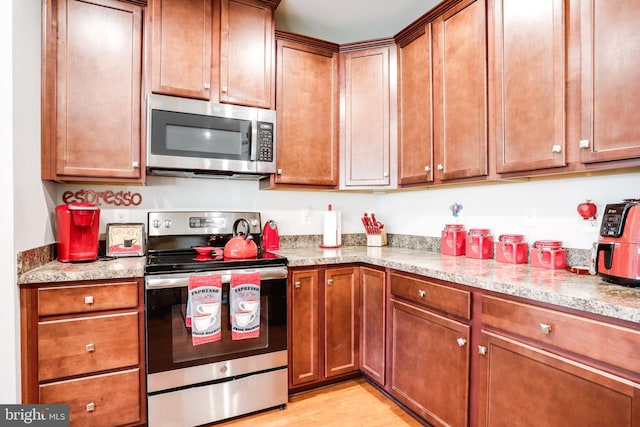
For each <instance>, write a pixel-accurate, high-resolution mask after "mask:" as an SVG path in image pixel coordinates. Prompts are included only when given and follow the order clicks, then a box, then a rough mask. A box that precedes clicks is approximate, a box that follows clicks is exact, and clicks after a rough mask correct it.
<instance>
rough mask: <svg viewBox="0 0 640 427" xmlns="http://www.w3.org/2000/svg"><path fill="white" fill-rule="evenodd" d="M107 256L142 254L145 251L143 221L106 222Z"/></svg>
mask: <svg viewBox="0 0 640 427" xmlns="http://www.w3.org/2000/svg"><path fill="white" fill-rule="evenodd" d="M106 231H107V232H106V234H107V239H106V252H107V254H106V255H107V256H108V257H125V256H142V255H144V252H145V235H144V224H143V223H117V224H107V230H106Z"/></svg>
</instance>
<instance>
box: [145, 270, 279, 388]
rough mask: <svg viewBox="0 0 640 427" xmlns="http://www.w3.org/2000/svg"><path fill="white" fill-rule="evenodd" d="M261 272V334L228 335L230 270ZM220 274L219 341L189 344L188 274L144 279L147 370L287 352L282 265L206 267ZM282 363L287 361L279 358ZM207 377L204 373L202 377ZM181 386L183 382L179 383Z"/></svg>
mask: <svg viewBox="0 0 640 427" xmlns="http://www.w3.org/2000/svg"><path fill="white" fill-rule="evenodd" d="M255 271H260V276H261V277H260V299H261V301H260V334H259V336H258V337H256V338H248V339H241V340H232V336H231V322H230V316H229V286H230V285H229V284H230V278H231V273H232V272H236V273H248V272H255ZM197 274H199V275H203V274H221V275H222V282H223V284H222V289H223V295H222V306H221V316H222V319H223V321H222V325H221V326H222V333H221V339H220V340H219V341H216V342H213V343H207V344H201V345H197V346H194V345H193V343H192V337H191V328H188V327H187V326H186V323H185V315H186V314H185V313H186V305H187V290H188V275H186V274H184V273H180V274H170V275H157V276H148V277H147V278H146V288H147V289H146V324H147V328H146V333H147V374H149V375H150V376H152V375H153V374H156V373H161V372H167V371H174V370H179V369H187V368H190V367H196V366H200V365H208V364H214V363H217V362H223V361H229V360H234V359H242V358H247V357H248V356H257V355H267V354H272V353H276V352H280V353H284V354H286V349H287V268H286V266H285V267H263V268H259V269H254V270H244V269H242V270H233V271H229V270H227V271H222V272H218V271H211V272H208V273H197ZM284 365H286V360H285V361H284ZM210 379H211V378H203V379H202V380H203V381H206V380H210ZM183 385H186V384H183Z"/></svg>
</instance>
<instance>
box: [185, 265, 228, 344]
mask: <svg viewBox="0 0 640 427" xmlns="http://www.w3.org/2000/svg"><path fill="white" fill-rule="evenodd" d="M221 299H222V277H220V275H219V274H210V275H208V276H189V292H188V296H187V316H186V319H185V323H186V326H187V327H190V328H191V339H192V342H193V345H200V344H206V343H210V342H214V341H218V340H220V338H221V331H222V329H221V323H222V322H221V321H220V320H221V319H220V317H221V316H220V311H221V310H220V305H221V304H220V302H221Z"/></svg>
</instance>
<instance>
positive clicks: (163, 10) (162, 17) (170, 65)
mask: <svg viewBox="0 0 640 427" xmlns="http://www.w3.org/2000/svg"><path fill="white" fill-rule="evenodd" d="M212 1H213V0H151V4H150V6H151V7H150V9H151V13H152V15H151V26H152V28H151V34H152V40H151V61H152V67H151V90H152V91H153V92H154V93H162V94H166V95H176V96H184V97H189V98H198V99H204V100H209V99H210V98H211V67H212V64H211V42H212V34H213V32H212V31H213V29H212V28H213V11H212Z"/></svg>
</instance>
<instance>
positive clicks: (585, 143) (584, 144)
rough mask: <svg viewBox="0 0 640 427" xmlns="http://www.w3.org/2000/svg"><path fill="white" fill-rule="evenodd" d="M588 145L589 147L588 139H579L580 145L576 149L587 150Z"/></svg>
mask: <svg viewBox="0 0 640 427" xmlns="http://www.w3.org/2000/svg"><path fill="white" fill-rule="evenodd" d="M590 145H591V142H590V141H589V140H588V139H581V140H580V143H579V144H578V147H580V148H589V146H590Z"/></svg>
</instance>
